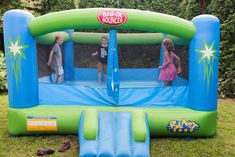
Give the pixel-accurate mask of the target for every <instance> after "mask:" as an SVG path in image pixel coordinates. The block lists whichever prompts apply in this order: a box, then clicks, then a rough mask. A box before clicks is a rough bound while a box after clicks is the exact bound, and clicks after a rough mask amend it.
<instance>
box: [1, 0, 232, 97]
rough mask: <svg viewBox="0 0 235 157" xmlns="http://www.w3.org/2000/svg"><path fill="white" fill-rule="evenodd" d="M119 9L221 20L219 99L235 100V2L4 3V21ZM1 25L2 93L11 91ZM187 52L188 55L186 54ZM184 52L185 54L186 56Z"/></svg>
mask: <svg viewBox="0 0 235 157" xmlns="http://www.w3.org/2000/svg"><path fill="white" fill-rule="evenodd" d="M89 7H90V8H92V7H115V8H133V9H142V10H150V11H155V12H161V13H166V14H171V15H175V16H179V17H182V18H184V19H188V20H191V19H192V18H193V17H195V16H197V15H200V14H212V15H215V16H217V17H219V19H220V21H221V44H220V64H219V96H220V97H223V98H224V97H232V98H234V97H235V90H234V89H235V9H234V8H235V1H234V0H147V1H146V0H128V1H125V0H67V1H64V0H18V1H15V0H1V1H0V18H2V16H3V13H4V12H5V11H7V10H9V9H14V8H19V9H25V10H29V11H31V12H32V13H33V14H34V15H35V16H38V15H43V14H46V13H49V12H54V11H59V10H67V9H74V8H89ZM2 32H3V30H2V21H1V22H0V51H1V52H0V91H3V90H6V89H7V84H6V72H5V63H4V57H3V53H2V52H3V49H4V48H3V38H2V36H3V34H2ZM184 53H186V52H184ZM184 53H182V54H181V55H186V54H184Z"/></svg>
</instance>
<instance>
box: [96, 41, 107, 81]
mask: <svg viewBox="0 0 235 157" xmlns="http://www.w3.org/2000/svg"><path fill="white" fill-rule="evenodd" d="M101 39H102V43H101V45H99V46H98V49H97V50H96V52H94V53H92V56H96V55H98V57H97V60H98V64H97V70H98V84H99V85H100V84H101V76H102V72H104V80H105V82H106V73H107V60H108V37H107V36H102V38H101Z"/></svg>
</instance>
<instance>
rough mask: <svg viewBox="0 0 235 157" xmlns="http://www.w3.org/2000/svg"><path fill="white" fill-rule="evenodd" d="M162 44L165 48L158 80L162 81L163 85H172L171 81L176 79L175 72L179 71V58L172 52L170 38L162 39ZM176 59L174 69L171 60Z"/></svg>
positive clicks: (172, 47)
mask: <svg viewBox="0 0 235 157" xmlns="http://www.w3.org/2000/svg"><path fill="white" fill-rule="evenodd" d="M162 46H163V47H164V48H165V50H166V51H165V53H164V61H163V65H162V66H160V67H159V68H160V69H161V71H160V75H159V80H163V81H164V86H172V81H173V80H176V78H177V73H178V74H179V73H181V66H180V58H179V57H178V56H177V55H176V54H175V53H174V52H173V51H174V45H173V43H172V41H171V40H170V39H164V40H163V42H162ZM174 59H176V60H177V64H178V68H177V70H176V67H175V65H174V64H173V60H174Z"/></svg>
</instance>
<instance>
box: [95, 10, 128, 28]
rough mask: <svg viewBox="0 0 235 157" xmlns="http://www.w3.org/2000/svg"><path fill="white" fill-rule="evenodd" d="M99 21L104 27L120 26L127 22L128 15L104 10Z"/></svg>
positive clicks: (98, 16) (100, 13) (122, 12)
mask: <svg viewBox="0 0 235 157" xmlns="http://www.w3.org/2000/svg"><path fill="white" fill-rule="evenodd" d="M97 19H98V21H99V22H100V23H102V24H103V25H109V26H120V25H123V24H124V23H125V22H126V21H127V14H126V13H125V12H124V11H118V10H104V11H101V12H99V14H98V15H97Z"/></svg>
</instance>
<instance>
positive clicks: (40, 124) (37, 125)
mask: <svg viewBox="0 0 235 157" xmlns="http://www.w3.org/2000/svg"><path fill="white" fill-rule="evenodd" d="M27 130H28V131H57V119H56V117H42V116H41V117H40V116H28V117H27Z"/></svg>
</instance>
